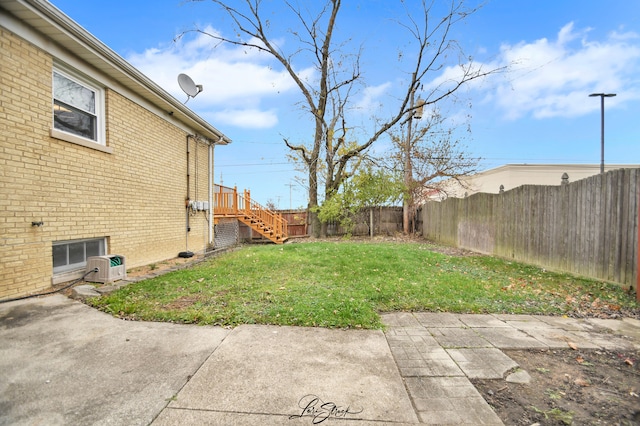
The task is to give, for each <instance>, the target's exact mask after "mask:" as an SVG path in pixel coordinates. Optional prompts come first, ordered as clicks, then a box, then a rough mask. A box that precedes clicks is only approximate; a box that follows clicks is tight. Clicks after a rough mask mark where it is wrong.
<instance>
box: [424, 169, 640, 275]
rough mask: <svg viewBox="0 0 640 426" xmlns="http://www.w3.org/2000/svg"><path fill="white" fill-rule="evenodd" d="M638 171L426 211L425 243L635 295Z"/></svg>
mask: <svg viewBox="0 0 640 426" xmlns="http://www.w3.org/2000/svg"><path fill="white" fill-rule="evenodd" d="M639 191H640V169H619V170H613V171H610V172H607V173H605V174H604V175H596V176H592V177H590V178H587V179H582V180H579V181H576V182H573V183H567V184H563V185H560V186H537V185H525V186H521V187H518V188H515V189H512V190H510V191H507V192H504V193H501V194H486V193H477V194H473V195H471V196H470V197H467V198H462V199H461V198H450V199H447V200H445V201H443V202H428V203H426V204H425V205H423V206H422V213H421V214H422V221H423V224H422V226H423V235H424V237H425V238H427V239H430V240H434V241H438V242H442V243H445V244H449V245H455V246H458V247H461V248H466V249H470V250H476V251H480V252H483V253H487V254H493V255H497V256H500V257H505V258H511V259H514V260H517V261H522V262H526V263H531V264H535V265H539V266H542V267H546V268H549V269H555V270H560V271H566V272H571V273H575V274H578V275H584V276H588V277H592V278H597V279H603V280H607V281H614V282H617V283H620V284H623V285H625V286H629V287H636V282H637V276H636V274H637V270H638V251H637V250H638V214H639V211H638V208H639V198H640V196H639V193H638V192H639Z"/></svg>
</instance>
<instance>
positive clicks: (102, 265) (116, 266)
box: [84, 254, 127, 283]
mask: <svg viewBox="0 0 640 426" xmlns="http://www.w3.org/2000/svg"><path fill="white" fill-rule="evenodd" d="M96 268H97V272H96V271H94V269H96ZM90 271H92V272H90ZM86 272H90V273H88V274H87V276H86V277H85V278H84V280H85V281H89V282H93V283H110V282H113V281H118V280H123V279H125V278H127V269H126V266H125V262H124V256H120V255H118V254H108V255H106V256H91V257H89V258H87V269H86Z"/></svg>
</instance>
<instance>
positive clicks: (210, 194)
mask: <svg viewBox="0 0 640 426" xmlns="http://www.w3.org/2000/svg"><path fill="white" fill-rule="evenodd" d="M213 148H214V144H213V143H209V190H208V191H207V194H208V195H209V248H213V242H214V236H213Z"/></svg>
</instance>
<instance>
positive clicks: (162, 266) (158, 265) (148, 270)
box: [127, 256, 201, 278]
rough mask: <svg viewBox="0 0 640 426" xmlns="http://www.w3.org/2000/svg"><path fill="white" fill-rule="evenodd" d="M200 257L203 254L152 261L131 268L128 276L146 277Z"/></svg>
mask: <svg viewBox="0 0 640 426" xmlns="http://www.w3.org/2000/svg"><path fill="white" fill-rule="evenodd" d="M199 259H201V256H193V257H189V258H183V257H174V258H173V259H167V260H163V261H162V262H155V263H150V264H148V265H144V266H139V267H137V268H132V269H129V270H127V277H128V278H136V277H144V276H147V275H150V274H157V273H160V272H164V271H166V270H167V269H172V268H175V267H177V266H182V265H185V264H188V263H193V262H195V261H197V260H199Z"/></svg>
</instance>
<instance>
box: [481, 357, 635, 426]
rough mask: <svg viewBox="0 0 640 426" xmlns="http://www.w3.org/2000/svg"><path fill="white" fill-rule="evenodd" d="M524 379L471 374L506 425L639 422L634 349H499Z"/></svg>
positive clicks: (622, 423)
mask: <svg viewBox="0 0 640 426" xmlns="http://www.w3.org/2000/svg"><path fill="white" fill-rule="evenodd" d="M504 352H505V354H507V355H508V356H509V357H510V358H511V359H513V360H514V361H515V362H517V363H518V365H519V366H520V368H522V369H523V370H525V371H527V373H529V375H530V376H531V382H530V383H529V384H514V383H507V382H506V381H504V380H472V382H473V383H474V385H475V386H476V388H477V389H478V391H479V392H480V393H481V394H482V396H483V397H484V399H485V400H486V401H487V402H488V403H489V404H490V405H491V406H492V407H493V409H494V410H495V412H496V413H497V414H498V416H499V417H500V418H501V419H502V421H503V422H504V423H505V424H506V425H527V426H529V425H532V424H535V423H539V424H540V425H571V424H573V425H640V396H639V395H640V368H639V363H640V351H632V352H612V351H603V350H590V351H579V350H578V351H573V350H546V351H541V350H524V351H504Z"/></svg>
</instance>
